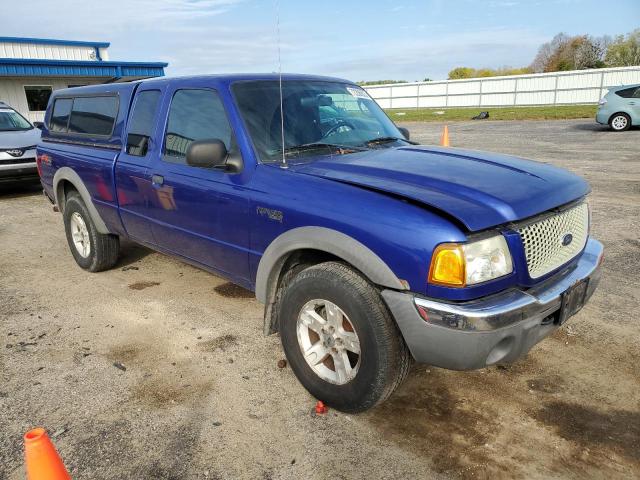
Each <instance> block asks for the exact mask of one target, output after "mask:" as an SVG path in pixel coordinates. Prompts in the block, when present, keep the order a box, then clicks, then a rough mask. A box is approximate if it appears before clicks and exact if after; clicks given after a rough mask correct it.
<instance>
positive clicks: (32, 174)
mask: <svg viewBox="0 0 640 480" xmlns="http://www.w3.org/2000/svg"><path fill="white" fill-rule="evenodd" d="M38 178H39V177H38V167H37V164H36V150H35V149H30V150H26V151H25V152H24V154H23V155H22V156H20V157H13V156H11V155H9V154H8V153H7V152H3V151H0V182H15V181H21V180H36V179H38Z"/></svg>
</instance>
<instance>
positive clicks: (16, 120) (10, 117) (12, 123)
mask: <svg viewBox="0 0 640 480" xmlns="http://www.w3.org/2000/svg"><path fill="white" fill-rule="evenodd" d="M32 128H33V127H32V126H31V124H30V123H29V122H28V121H27V120H26V119H25V118H24V117H23V116H22V115H20V114H19V113H18V112H16V111H15V110H9V109H0V132H10V131H16V130H31V129H32Z"/></svg>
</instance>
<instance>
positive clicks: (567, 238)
mask: <svg viewBox="0 0 640 480" xmlns="http://www.w3.org/2000/svg"><path fill="white" fill-rule="evenodd" d="M571 242H573V235H571V234H570V233H567V234H565V235H564V237H562V246H563V247H566V246H568V245H569V244H570V243H571Z"/></svg>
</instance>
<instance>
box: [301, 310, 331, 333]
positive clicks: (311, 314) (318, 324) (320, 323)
mask: <svg viewBox="0 0 640 480" xmlns="http://www.w3.org/2000/svg"><path fill="white" fill-rule="evenodd" d="M300 319H301V320H302V323H303V324H304V325H306V326H307V327H308V328H309V329H311V330H313V331H314V332H316V333H317V334H318V335H320V333H321V332H322V328H323V327H324V326H325V325H326V323H327V321H326V320H325V319H324V318H322V316H321V315H320V314H319V313H318V312H316V311H315V310H313V309H311V308H309V309H306V310H304V311H303V312H302V313H301V315H300Z"/></svg>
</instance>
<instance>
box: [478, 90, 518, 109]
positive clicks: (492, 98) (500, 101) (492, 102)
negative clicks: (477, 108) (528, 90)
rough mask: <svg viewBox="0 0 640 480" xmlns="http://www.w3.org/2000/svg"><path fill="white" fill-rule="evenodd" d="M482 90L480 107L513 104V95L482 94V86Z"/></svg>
mask: <svg viewBox="0 0 640 480" xmlns="http://www.w3.org/2000/svg"><path fill="white" fill-rule="evenodd" d="M482 90H483V93H482V105H484V106H496V105H513V104H514V98H513V97H514V95H515V94H514V93H484V85H483V86H482Z"/></svg>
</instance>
